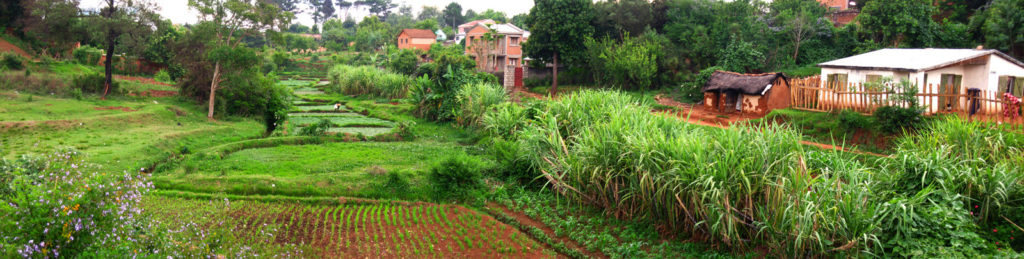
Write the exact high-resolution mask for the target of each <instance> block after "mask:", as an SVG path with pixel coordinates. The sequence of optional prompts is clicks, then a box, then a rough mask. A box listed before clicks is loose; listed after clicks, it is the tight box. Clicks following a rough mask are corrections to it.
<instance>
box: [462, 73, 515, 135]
mask: <svg viewBox="0 0 1024 259" xmlns="http://www.w3.org/2000/svg"><path fill="white" fill-rule="evenodd" d="M458 100H459V110H458V113H457V115H456V116H455V122H456V123H457V124H459V125H462V126H463V127H480V126H483V125H482V123H483V117H484V114H485V113H486V112H488V111H491V110H492V109H493V108H494V107H495V106H496V105H498V104H501V103H503V102H506V101H508V95H507V94H506V93H505V87H502V86H499V85H493V84H486V83H476V84H470V85H466V86H464V87H462V89H459V95H458Z"/></svg>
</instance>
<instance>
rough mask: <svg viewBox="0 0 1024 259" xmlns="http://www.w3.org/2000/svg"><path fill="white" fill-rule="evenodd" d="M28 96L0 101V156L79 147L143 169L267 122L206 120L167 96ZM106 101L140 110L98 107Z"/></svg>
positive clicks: (114, 163)
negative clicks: (140, 98)
mask: <svg viewBox="0 0 1024 259" xmlns="http://www.w3.org/2000/svg"><path fill="white" fill-rule="evenodd" d="M4 93H5V94H7V93H9V92H4ZM5 96H8V95H5ZM0 98H3V97H0ZM26 99H27V97H19V98H15V100H10V101H5V102H0V110H3V111H4V112H0V121H3V122H0V123H3V125H4V127H0V135H2V136H3V138H2V140H0V156H3V157H7V158H14V157H16V156H19V155H24V154H40V153H48V152H52V151H53V150H55V149H57V148H60V147H74V148H76V149H78V150H80V151H83V152H84V153H86V154H87V160H88V161H90V162H95V163H99V164H102V165H104V166H105V167H107V168H112V169H114V170H128V169H133V170H138V168H142V167H147V168H148V167H150V166H151V165H153V164H155V163H157V162H158V161H162V160H165V159H166V158H167V157H168V156H169V155H171V154H174V153H177V152H180V150H181V149H182V147H183V146H185V147H188V148H190V149H197V148H201V147H206V146H212V145H217V144H220V143H226V142H233V141H239V140H243V139H248V138H253V137H258V136H260V134H261V133H262V131H263V128H262V125H260V123H258V122H256V121H253V120H246V119H228V120H222V121H218V122H210V121H207V120H206V118H205V116H203V115H202V114H203V113H202V112H201V111H200V108H199V107H197V106H196V105H194V104H191V103H185V102H178V101H175V100H174V99H167V98H164V99H159V100H156V99H154V100H147V101H128V100H118V99H109V100H96V99H86V100H82V101H78V100H73V99H56V98H49V97H40V96H33V101H32V102H26ZM154 102H155V103H154ZM46 104H51V105H49V106H48V105H46ZM106 106H120V107H128V108H131V109H133V110H136V111H132V112H125V111H122V110H102V111H101V110H95V109H94V108H95V107H106ZM26 120H30V121H31V122H25V121H26Z"/></svg>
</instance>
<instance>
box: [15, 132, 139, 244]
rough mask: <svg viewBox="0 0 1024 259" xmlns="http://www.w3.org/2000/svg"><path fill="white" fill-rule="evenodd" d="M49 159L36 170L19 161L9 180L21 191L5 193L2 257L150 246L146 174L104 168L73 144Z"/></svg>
mask: <svg viewBox="0 0 1024 259" xmlns="http://www.w3.org/2000/svg"><path fill="white" fill-rule="evenodd" d="M44 161H45V165H46V166H45V167H42V168H41V170H39V172H38V173H36V174H27V173H25V172H27V171H29V170H36V169H26V168H25V167H23V165H21V164H18V163H14V165H13V167H14V168H15V169H14V170H13V171H14V174H13V180H11V181H10V182H9V185H8V186H10V188H11V189H12V190H13V192H14V193H17V195H10V196H5V197H2V198H0V240H3V242H4V244H5V245H4V248H2V250H0V253H2V254H3V256H2V257H6V258H12V257H25V258H50V257H52V258H58V257H69V258H74V257H106V256H97V255H99V254H108V255H138V254H139V252H140V251H139V250H140V249H141V250H143V251H144V249H146V247H145V245H144V244H143V242H142V241H140V239H143V238H145V237H146V234H147V233H146V231H144V230H143V229H144V228H146V227H148V226H147V224H145V223H146V222H145V221H144V219H143V217H142V210H141V209H140V208H139V207H138V203H139V201H140V200H141V199H142V196H143V195H144V194H145V193H146V192H147V191H148V189H149V188H152V184H151V183H149V182H147V181H146V179H145V177H146V176H145V175H143V174H139V173H134V172H125V173H123V174H117V173H109V172H103V171H100V169H99V168H98V167H97V166H94V165H91V164H88V163H85V162H84V161H82V159H81V155H80V154H79V153H78V152H75V151H73V150H65V151H60V152H55V153H52V154H49V155H47V156H45V157H44ZM2 163H4V164H6V165H5V167H7V168H8V169H9V168H11V164H10V163H8V162H2ZM3 171H8V170H7V169H5V170H3ZM133 251H134V252H133ZM90 255H91V256H90Z"/></svg>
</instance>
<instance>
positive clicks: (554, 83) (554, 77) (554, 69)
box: [548, 52, 558, 96]
mask: <svg viewBox="0 0 1024 259" xmlns="http://www.w3.org/2000/svg"><path fill="white" fill-rule="evenodd" d="M557 92H558V52H555V56H554V66H551V89H548V95H551V96H555V93H557Z"/></svg>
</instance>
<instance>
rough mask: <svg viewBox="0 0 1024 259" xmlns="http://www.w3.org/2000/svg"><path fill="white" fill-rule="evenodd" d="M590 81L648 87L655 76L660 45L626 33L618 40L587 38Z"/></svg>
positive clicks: (652, 83)
mask: <svg viewBox="0 0 1024 259" xmlns="http://www.w3.org/2000/svg"><path fill="white" fill-rule="evenodd" d="M586 45H587V48H588V53H590V59H591V62H590V65H591V66H592V67H593V69H594V73H593V75H594V81H595V82H599V83H601V84H603V85H606V86H611V87H616V88H619V89H628V90H640V89H650V88H651V87H652V86H654V83H655V82H656V81H658V80H657V78H656V77H657V72H658V58H659V56H661V46H660V45H658V44H656V43H655V42H653V41H649V40H647V39H645V38H631V37H627V38H626V39H624V40H622V42H621V44H619V43H616V42H614V41H613V40H611V39H605V40H602V41H600V42H598V41H596V40H594V39H588V40H587V42H586Z"/></svg>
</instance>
